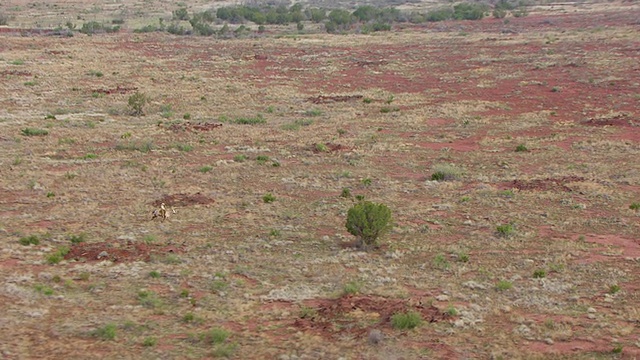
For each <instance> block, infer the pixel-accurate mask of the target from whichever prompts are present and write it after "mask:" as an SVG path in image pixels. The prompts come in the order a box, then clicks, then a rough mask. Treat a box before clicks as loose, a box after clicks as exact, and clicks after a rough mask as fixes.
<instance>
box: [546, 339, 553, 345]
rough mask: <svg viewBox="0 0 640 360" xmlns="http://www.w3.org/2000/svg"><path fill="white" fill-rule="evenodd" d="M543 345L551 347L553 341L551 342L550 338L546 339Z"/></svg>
mask: <svg viewBox="0 0 640 360" xmlns="http://www.w3.org/2000/svg"><path fill="white" fill-rule="evenodd" d="M544 343H545V344H547V345H553V344H554V341H553V339H552V338H546V339H544Z"/></svg>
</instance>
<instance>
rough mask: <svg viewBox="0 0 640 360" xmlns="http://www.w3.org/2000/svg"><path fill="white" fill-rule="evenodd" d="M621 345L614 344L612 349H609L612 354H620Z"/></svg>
mask: <svg viewBox="0 0 640 360" xmlns="http://www.w3.org/2000/svg"><path fill="white" fill-rule="evenodd" d="M623 349H624V348H623V346H622V344H616V345H615V346H614V347H613V349H612V350H611V352H612V353H614V354H622V350H623Z"/></svg>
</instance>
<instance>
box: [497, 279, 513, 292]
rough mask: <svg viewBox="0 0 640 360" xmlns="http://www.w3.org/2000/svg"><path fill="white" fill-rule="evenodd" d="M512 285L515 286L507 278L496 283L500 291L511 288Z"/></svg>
mask: <svg viewBox="0 0 640 360" xmlns="http://www.w3.org/2000/svg"><path fill="white" fill-rule="evenodd" d="M512 287H513V284H512V283H511V281H507V280H500V281H498V283H497V284H496V289H498V290H500V291H505V290H509V289H511V288H512Z"/></svg>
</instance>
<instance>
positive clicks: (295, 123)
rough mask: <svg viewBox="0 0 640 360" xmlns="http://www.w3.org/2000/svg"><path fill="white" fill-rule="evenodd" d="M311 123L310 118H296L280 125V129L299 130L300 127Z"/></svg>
mask: <svg viewBox="0 0 640 360" xmlns="http://www.w3.org/2000/svg"><path fill="white" fill-rule="evenodd" d="M311 124H313V120H311V119H298V120H294V121H293V122H291V123H288V124H284V125H282V130H299V129H300V128H301V127H304V126H309V125H311Z"/></svg>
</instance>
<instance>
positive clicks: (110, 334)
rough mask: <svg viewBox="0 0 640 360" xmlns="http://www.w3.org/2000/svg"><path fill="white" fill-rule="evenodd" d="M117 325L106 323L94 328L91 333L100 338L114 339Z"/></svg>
mask: <svg viewBox="0 0 640 360" xmlns="http://www.w3.org/2000/svg"><path fill="white" fill-rule="evenodd" d="M117 329H118V328H117V326H116V325H115V324H106V325H105V326H103V327H100V328H97V329H96V330H94V331H93V332H92V333H91V335H93V336H95V337H97V338H99V339H101V340H114V339H115V338H116V331H117Z"/></svg>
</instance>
